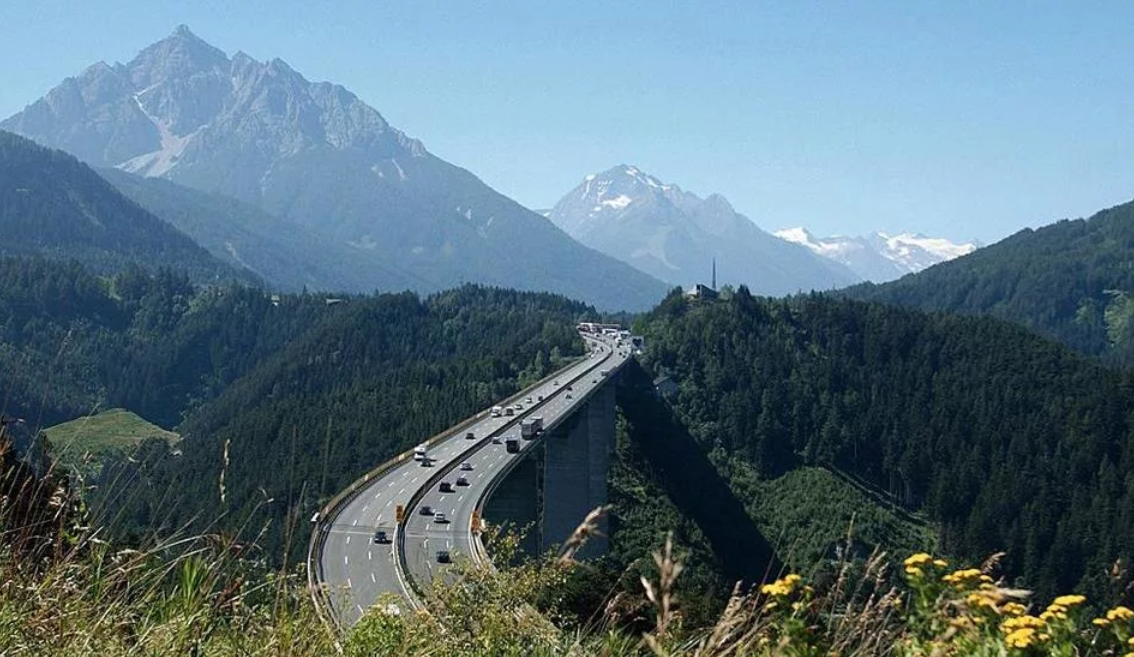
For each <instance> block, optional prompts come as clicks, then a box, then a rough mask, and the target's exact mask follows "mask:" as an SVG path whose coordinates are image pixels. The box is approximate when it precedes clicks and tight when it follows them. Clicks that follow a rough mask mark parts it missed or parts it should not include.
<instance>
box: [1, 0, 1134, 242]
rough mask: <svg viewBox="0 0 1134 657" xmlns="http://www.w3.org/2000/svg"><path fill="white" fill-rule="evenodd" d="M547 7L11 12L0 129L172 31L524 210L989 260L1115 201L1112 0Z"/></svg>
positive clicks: (1120, 113) (1121, 165)
mask: <svg viewBox="0 0 1134 657" xmlns="http://www.w3.org/2000/svg"><path fill="white" fill-rule="evenodd" d="M551 4H552V3H549V2H532V1H524V2H521V1H519V0H514V1H513V2H477V3H473V2H461V1H459V0H458V1H453V0H442V1H430V0H414V1H412V2H384V1H379V0H370V1H369V2H355V1H349V0H336V1H334V2H326V1H318V0H306V1H305V2H284V1H282V0H273V1H265V0H242V1H241V2H206V1H200V0H193V1H192V2H190V1H188V0H181V1H178V2H159V1H156V0H146V1H144V2H142V1H132V0H131V1H127V0H117V1H114V0H106V1H103V2H98V3H94V2H83V3H79V2H73V1H68V2H59V1H54V0H35V1H20V0H11V1H9V2H4V3H2V4H0V62H3V65H2V66H0V116H5V117H6V116H8V115H10V114H12V113H14V112H17V111H19V110H20V109H22V108H23V107H24V105H26V104H27V103H29V102H31V101H33V100H35V99H36V98H38V97H39V96H41V95H43V94H44V93H45V92H46V91H47V90H48V89H50V88H51V87H53V86H54V85H56V84H58V83H59V82H60V81H61V80H62V79H63V78H64V77H67V76H69V75H74V74H76V73H78V72H79V71H80V70H82V69H83V68H84V67H86V66H87V65H89V64H91V63H94V62H96V61H98V60H106V61H107V62H112V63H113V62H115V61H123V62H124V61H128V60H130V59H131V58H132V57H133V56H134V55H135V54H136V53H137V51H139V50H141V49H142V48H143V47H145V46H146V45H148V44H149V43H151V42H153V41H157V40H159V39H161V38H163V37H165V36H166V35H168V34H169V33H170V32H172V31H173V29H174V27H175V26H176V25H177V24H178V23H186V24H188V25H189V26H190V28H191V29H192V30H193V31H194V32H195V33H196V34H197V35H198V36H200V37H202V38H204V39H205V40H206V41H209V42H210V43H212V44H213V45H215V46H217V47H219V48H221V49H222V50H224V51H225V52H227V53H229V54H230V55H231V54H232V53H233V52H235V51H237V50H243V51H245V52H247V53H248V54H249V55H251V56H253V57H255V58H257V59H260V60H264V59H270V58H272V57H280V58H282V59H284V60H286V61H287V62H288V63H289V64H291V65H292V66H293V67H294V68H295V69H296V70H298V71H300V72H301V73H303V74H304V75H305V76H306V77H307V78H308V79H312V80H330V81H333V82H338V83H341V84H343V85H344V86H346V87H347V88H348V89H350V90H352V91H354V92H355V93H356V94H358V95H359V96H360V97H361V98H362V99H363V100H364V101H366V102H367V103H369V104H371V105H373V106H374V107H376V108H377V109H378V110H379V111H381V112H382V114H383V115H384V116H385V117H386V119H387V120H389V121H390V122H391V123H392V124H393V125H395V126H397V127H399V128H401V129H403V130H405V131H406V132H408V133H409V134H410V135H412V136H414V137H418V138H420V139H421V140H422V141H424V142H425V145H426V147H427V148H429V149H430V150H431V151H432V152H434V153H435V154H437V155H439V156H440V157H442V158H444V159H446V160H449V161H450V162H453V163H454V164H458V165H460V166H463V167H465V168H468V169H470V170H471V171H473V172H474V173H476V174H478V175H479V176H480V177H481V178H483V179H484V180H485V181H486V182H487V183H489V184H490V185H492V186H493V187H495V188H496V189H498V190H500V191H501V192H503V193H505V194H507V195H509V196H512V197H513V198H515V199H516V200H518V201H520V202H521V203H524V204H525V205H528V206H529V207H533V208H541V207H547V206H550V205H551V204H553V203H554V202H555V201H556V200H557V199H558V198H559V197H560V196H561V195H562V194H564V193H565V192H566V191H568V190H569V189H571V188H572V187H573V186H574V185H576V184H577V183H578V182H579V181H580V180H581V179H582V177H583V175H585V174H586V173H588V172H594V171H600V170H603V169H606V168H608V167H611V166H614V165H615V164H619V163H627V164H636V165H638V166H639V167H641V168H642V169H643V170H645V171H648V172H650V173H652V174H654V175H655V176H657V177H659V178H661V179H662V180H664V181H666V182H674V183H677V184H679V185H681V186H682V187H683V188H685V189H688V190H690V191H694V192H697V193H699V194H702V195H705V194H707V193H710V192H720V193H722V194H724V195H725V196H726V197H728V198H729V199H730V200H731V201H732V203H733V205H734V206H736V208H737V209H738V210H739V211H741V212H743V213H745V214H747V215H748V216H749V217H751V218H752V219H753V220H754V221H756V223H757V224H759V225H760V226H761V227H763V228H765V229H769V230H774V229H777V228H782V227H786V226H793V225H804V226H807V227H809V228H811V229H812V230H813V231H815V232H817V233H819V234H833V233H841V234H856V233H864V232H869V231H872V230H877V229H881V230H886V231H891V232H894V231H902V230H913V231H920V232H924V233H928V234H932V235H941V236H945V237H949V238H952V239H968V238H977V239H980V240H983V241H985V242H991V241H995V240H996V239H999V238H1001V237H1003V236H1005V235H1007V234H1009V233H1011V232H1014V231H1016V230H1017V229H1019V228H1021V227H1024V226H1037V225H1042V224H1045V223H1050V222H1052V221H1054V220H1057V219H1060V218H1064V217H1078V216H1085V215H1089V214H1091V213H1093V212H1094V211H1096V210H1098V209H1101V208H1103V207H1107V206H1110V205H1114V204H1117V203H1120V202H1123V201H1126V200H1129V199H1130V198H1132V197H1134V148H1132V145H1134V139H1132V137H1134V111H1132V110H1134V39H1131V38H1130V28H1131V25H1132V24H1134V21H1132V19H1134V3H1130V2H1113V3H1106V2H1093V3H1076V2H1053V3H1047V2H1035V1H1032V2H1027V3H1019V2H1000V3H990V2H987V1H977V2H958V1H956V0H950V1H949V2H924V3H922V2H913V1H912V0H895V1H893V2H881V1H879V2H826V3H818V2H797V1H795V0H784V1H783V2H776V3H772V2H756V1H755V0H748V1H741V2H711V1H707V0H698V1H696V2H685V3H668V2H660V1H653V2H610V1H609V0H606V1H603V2H592V1H590V0H573V1H571V2H559V3H554V4H555V7H552V6H550V5H551ZM95 5H98V6H99V8H96V6H95ZM1025 6H1026V9H1025V8H1024V7H1025Z"/></svg>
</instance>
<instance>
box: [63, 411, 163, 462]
mask: <svg viewBox="0 0 1134 657" xmlns="http://www.w3.org/2000/svg"><path fill="white" fill-rule="evenodd" d="M43 432H44V433H45V434H47V439H48V440H49V441H50V442H51V453H52V456H54V457H55V458H56V459H58V461H59V463H60V464H61V465H64V466H66V467H68V468H72V469H76V468H82V469H87V468H88V467H93V468H97V467H98V464H99V463H101V461H102V460H103V459H104V458H106V457H107V456H110V455H112V454H129V453H130V452H132V451H133V450H134V449H135V448H137V446H138V445H140V444H142V442H143V441H144V440H146V439H147V438H161V439H163V440H166V441H167V442H169V443H170V444H171V445H172V444H174V443H176V442H177V441H179V440H180V439H181V436H180V435H178V434H176V433H174V432H172V431H166V430H165V429H162V428H161V427H159V426H157V425H156V424H151V423H149V422H147V421H146V420H144V419H142V418H141V417H139V416H138V415H136V414H135V413H132V412H130V411H128V410H126V409H124V408H112V409H110V410H106V411H103V412H101V413H98V414H95V415H86V416H83V417H81V418H78V419H75V420H71V421H70V422H63V423H62V424H57V425H55V426H53V427H48V428H47V429H44V430H43Z"/></svg>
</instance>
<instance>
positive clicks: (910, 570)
mask: <svg viewBox="0 0 1134 657" xmlns="http://www.w3.org/2000/svg"><path fill="white" fill-rule="evenodd" d="M906 574H907V575H909V576H910V577H913V578H916V579H921V578H922V577H925V573H924V572H923V571H922V570H921V568H918V567H917V566H906Z"/></svg>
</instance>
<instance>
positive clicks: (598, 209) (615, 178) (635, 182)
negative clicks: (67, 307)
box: [547, 165, 859, 295]
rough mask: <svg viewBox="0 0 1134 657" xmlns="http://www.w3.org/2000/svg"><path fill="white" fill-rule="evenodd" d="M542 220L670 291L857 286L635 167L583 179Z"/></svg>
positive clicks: (845, 274) (839, 269)
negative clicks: (702, 286)
mask: <svg viewBox="0 0 1134 657" xmlns="http://www.w3.org/2000/svg"><path fill="white" fill-rule="evenodd" d="M547 216H548V217H549V218H550V219H551V220H552V221H553V222H555V224H556V225H557V226H559V227H560V228H562V229H563V230H564V231H566V232H567V233H568V234H569V235H571V236H572V237H574V238H575V239H577V240H579V241H580V242H582V243H583V244H585V245H587V246H590V247H592V248H595V249H598V250H599V251H602V252H603V253H606V254H608V255H611V256H614V257H616V258H618V259H620V260H622V261H623V262H627V263H629V264H631V265H633V266H634V267H637V268H638V269H640V270H641V271H643V272H646V273H648V274H650V275H651V276H654V277H656V278H660V279H661V280H663V281H666V282H667V283H670V284H673V285H682V286H688V285H690V284H692V283H708V282H709V278H710V275H711V268H712V261H713V260H714V259H716V263H717V280H718V283H720V284H732V285H741V284H743V285H747V286H748V287H749V289H750V290H752V291H753V292H755V293H758V294H767V295H782V294H789V293H794V292H798V291H801V290H812V289H819V290H821V289H828V288H833V287H839V286H842V285H847V284H850V283H853V282H857V281H858V280H859V279H858V277H856V276H855V275H854V274H853V273H852V272H851V271H850V270H849V269H847V268H846V267H845V266H843V265H841V264H838V263H835V262H833V261H830V260H827V259H824V258H820V257H818V256H816V255H815V254H813V253H811V252H810V251H809V250H808V249H806V248H803V247H801V246H798V245H795V244H790V243H788V242H785V241H784V240H780V239H777V238H775V237H773V236H772V235H770V234H768V233H766V232H764V231H762V230H760V229H759V228H758V227H757V226H756V224H754V223H753V222H752V221H750V220H749V219H748V218H747V217H745V216H743V215H741V214H739V213H737V211H736V210H734V209H733V207H732V206H731V205H730V204H729V202H728V201H727V200H726V199H725V198H724V197H723V196H721V195H719V194H712V195H710V196H708V197H707V198H701V197H699V196H697V195H696V194H692V193H690V192H686V191H684V190H682V189H681V188H680V187H678V186H677V185H673V184H666V183H663V182H662V181H660V180H658V179H657V178H655V177H654V176H651V175H649V174H648V173H645V172H643V171H642V170H641V169H639V168H637V167H634V166H627V165H619V166H616V167H614V168H612V169H609V170H607V171H604V172H603V173H600V174H591V175H588V176H586V177H585V178H584V179H583V181H582V182H581V183H579V185H578V186H577V187H575V189H573V190H571V191H570V192H568V193H567V195H565V196H564V197H563V198H562V199H560V201H559V202H558V203H557V204H556V205H555V207H554V208H552V209H551V210H550V211H549V212H548V214H547Z"/></svg>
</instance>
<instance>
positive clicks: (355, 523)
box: [350, 518, 358, 525]
mask: <svg viewBox="0 0 1134 657" xmlns="http://www.w3.org/2000/svg"><path fill="white" fill-rule="evenodd" d="M350 524H352V525H357V524H358V518H355V519H354V522H352V523H350Z"/></svg>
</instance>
